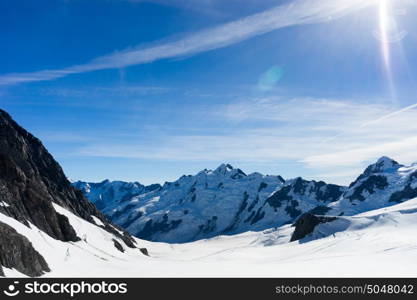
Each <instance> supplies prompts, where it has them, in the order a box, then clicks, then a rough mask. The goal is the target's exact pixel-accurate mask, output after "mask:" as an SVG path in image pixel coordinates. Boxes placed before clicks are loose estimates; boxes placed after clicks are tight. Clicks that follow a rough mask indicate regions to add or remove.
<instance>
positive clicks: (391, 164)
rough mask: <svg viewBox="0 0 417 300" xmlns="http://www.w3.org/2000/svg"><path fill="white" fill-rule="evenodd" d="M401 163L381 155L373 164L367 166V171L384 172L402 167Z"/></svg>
mask: <svg viewBox="0 0 417 300" xmlns="http://www.w3.org/2000/svg"><path fill="white" fill-rule="evenodd" d="M402 166H403V165H400V164H399V163H398V162H397V161H395V160H393V159H392V158H389V157H387V156H382V157H381V158H379V159H378V160H377V162H376V163H375V164H372V165H370V166H369V167H368V168H367V171H368V172H369V173H379V172H385V171H389V170H393V169H398V168H400V167H402Z"/></svg>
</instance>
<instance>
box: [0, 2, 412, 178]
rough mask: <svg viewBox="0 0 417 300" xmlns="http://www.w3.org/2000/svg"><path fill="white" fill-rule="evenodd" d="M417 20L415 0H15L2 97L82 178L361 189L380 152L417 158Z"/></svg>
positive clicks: (0, 47) (2, 60) (2, 28)
mask: <svg viewBox="0 0 417 300" xmlns="http://www.w3.org/2000/svg"><path fill="white" fill-rule="evenodd" d="M260 2H261V3H260ZM415 14H416V6H415V5H414V3H413V2H412V1H407V0H404V1H396V2H395V3H393V2H392V3H391V1H389V0H366V1H365V0H361V1H359V0H340V1H330V0H320V1H318V0H294V1H286V0H263V1H255V0H229V1H222V0H170V1H168V0H149V1H145V0H130V1H129V0H88V1H82V0H56V1H52V0H44V1H41V2H37V1H29V0H27V1H23V0H15V1H2V2H1V3H0V53H1V54H2V55H0V66H1V67H0V103H1V107H2V108H3V109H5V110H7V111H8V112H10V113H11V114H12V116H13V117H14V118H15V119H16V120H17V121H18V122H19V123H20V124H22V125H23V126H24V127H25V128H27V129H28V130H29V131H31V132H32V133H33V134H35V135H36V136H38V137H39V138H41V140H42V141H43V142H44V144H45V145H46V146H47V148H48V149H49V151H50V152H51V153H52V154H53V155H54V157H55V158H56V159H57V160H58V161H59V162H60V163H61V164H62V166H63V168H64V170H65V172H66V174H67V176H68V177H70V178H72V179H81V180H89V181H100V180H103V179H105V178H109V179H120V180H137V181H140V182H143V183H154V182H164V181H166V180H174V179H176V178H177V177H179V176H181V175H182V174H192V173H196V172H198V171H199V170H201V169H204V168H215V167H217V165H219V164H220V163H222V162H228V163H231V164H232V165H235V166H237V167H240V168H242V169H243V170H244V171H246V172H253V171H259V172H263V173H268V174H280V175H282V176H284V177H286V178H291V177H295V176H303V177H306V178H309V179H325V180H327V181H330V182H336V183H348V182H349V181H350V180H352V179H353V178H354V177H355V176H356V175H358V173H359V172H360V171H361V169H362V168H363V167H364V166H366V165H367V164H369V163H370V162H372V161H374V160H375V159H377V158H378V157H379V156H382V155H389V156H392V157H393V158H395V159H397V160H399V161H400V162H403V163H411V162H414V161H417V151H415V149H416V146H417V135H416V133H417V124H416V123H417V122H415V120H416V118H417V110H416V109H415V106H413V105H414V103H415V102H417V97H416V94H417V93H416V84H415V77H416V74H415V73H416V72H417V68H415V66H416V65H417V51H416V48H417V36H416V33H415V32H413V29H414V28H416V24H415V22H416V21H415V20H416V18H415Z"/></svg>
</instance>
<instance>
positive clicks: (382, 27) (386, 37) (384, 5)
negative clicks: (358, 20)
mask: <svg viewBox="0 0 417 300" xmlns="http://www.w3.org/2000/svg"><path fill="white" fill-rule="evenodd" d="M389 12H390V3H389V1H388V0H381V2H380V4H379V32H378V37H379V40H380V43H381V54H382V60H383V64H384V69H385V74H386V77H387V81H388V87H389V92H390V94H391V97H392V98H395V89H394V79H393V76H392V68H391V55H390V44H391V42H392V41H391V39H390V31H391V30H392V26H393V25H392V24H391V23H392V19H391V18H390V15H389Z"/></svg>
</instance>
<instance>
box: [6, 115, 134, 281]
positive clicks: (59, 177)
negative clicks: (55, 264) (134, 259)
mask: <svg viewBox="0 0 417 300" xmlns="http://www.w3.org/2000/svg"><path fill="white" fill-rule="evenodd" d="M52 203H56V204H58V205H59V206H61V207H64V208H66V209H67V210H69V211H70V212H72V213H73V214H75V215H77V216H79V217H81V218H83V219H84V220H86V221H88V222H90V223H93V224H95V222H94V220H93V218H92V216H95V217H96V218H98V219H99V220H100V221H101V222H102V223H103V224H104V225H103V229H105V230H106V231H108V232H110V233H112V234H113V235H115V236H116V237H119V238H120V239H122V240H123V241H124V243H125V244H126V245H127V246H128V247H131V248H135V247H136V246H135V241H134V240H133V239H132V237H131V236H130V235H129V234H128V233H127V232H125V231H123V230H122V229H121V228H119V227H118V226H115V225H112V224H110V223H109V222H108V221H107V219H106V218H105V217H104V215H103V214H102V213H101V212H99V211H98V210H97V209H96V207H95V206H94V204H92V203H91V202H90V201H88V200H87V199H86V198H85V196H84V195H83V193H82V192H81V191H80V190H78V189H76V188H74V187H73V186H72V185H71V183H70V182H69V181H68V179H67V178H66V176H65V174H64V172H63V171H62V169H61V167H60V166H59V164H58V163H57V162H56V161H55V160H54V158H53V157H52V156H51V155H50V154H49V152H48V151H47V150H46V149H45V147H44V146H43V145H42V143H41V142H40V141H39V140H38V139H37V138H36V137H34V136H33V135H31V134H30V133H29V132H27V131H26V130H25V129H23V128H22V127H20V126H19V125H18V124H17V123H16V122H15V121H13V120H12V118H11V117H10V116H9V115H8V114H7V113H6V112H5V111H3V110H0V213H2V214H5V215H7V216H9V217H12V218H14V219H16V220H17V221H19V222H21V223H23V224H25V225H26V226H29V223H31V224H34V225H35V226H36V227H38V228H39V229H40V230H42V231H44V232H45V233H47V234H48V235H49V236H51V237H52V238H55V239H58V240H61V241H64V242H68V241H72V242H75V241H78V240H80V237H78V236H77V234H76V232H75V230H74V228H73V227H72V226H71V224H70V223H69V221H68V218H67V217H66V216H64V215H61V214H59V213H58V212H57V211H56V210H55V209H54V207H53V205H52ZM116 229H117V230H116ZM20 245H23V244H20ZM4 247H5V249H7V247H8V245H7V244H6V245H4ZM9 250H10V249H9ZM20 258H22V257H20ZM28 263H30V261H29V262H28ZM33 263H36V262H35V261H34V262H33ZM16 264H17V265H19V264H18V263H17V262H16ZM20 264H21V265H25V262H24V261H21V262H20ZM33 268H34V270H36V267H35V266H34V267H33ZM34 273H36V272H32V273H30V274H34ZM25 274H29V273H25Z"/></svg>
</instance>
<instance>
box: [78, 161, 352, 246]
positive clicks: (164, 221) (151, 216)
mask: <svg viewBox="0 0 417 300" xmlns="http://www.w3.org/2000/svg"><path fill="white" fill-rule="evenodd" d="M74 185H75V186H76V187H78V188H80V189H82V190H83V192H84V193H85V195H86V196H87V197H88V198H89V199H90V200H91V201H93V202H94V203H96V204H99V207H103V206H102V205H103V204H107V205H104V207H103V208H102V211H103V213H104V214H106V215H107V216H108V217H109V218H110V219H111V220H112V221H113V222H115V223H116V224H119V225H120V226H121V227H123V228H125V229H126V230H128V231H129V232H130V233H132V234H133V235H135V236H137V237H139V238H142V239H147V240H152V241H163V242H189V241H193V240H197V239H202V238H209V237H213V236H216V235H219V234H236V233H239V232H244V231H248V230H263V229H266V228H271V227H274V226H275V227H276V226H280V225H282V224H285V223H290V222H292V221H294V220H295V218H297V217H298V216H299V215H301V214H302V213H304V212H307V211H310V210H312V209H315V211H316V213H319V212H320V208H321V207H323V206H326V205H327V204H329V203H331V202H333V201H336V200H338V199H339V197H340V196H341V195H342V194H343V193H344V192H345V190H346V188H345V187H341V186H337V185H332V184H326V183H324V182H316V181H306V180H303V179H302V178H297V179H294V180H288V181H285V180H284V179H283V178H282V177H281V176H270V175H262V174H260V173H252V174H248V175H247V174H245V173H244V172H243V171H242V170H240V169H238V168H233V167H232V166H231V165H229V164H222V165H220V166H219V167H218V168H217V169H215V170H214V171H212V170H203V171H201V172H199V173H198V174H196V175H194V176H191V175H188V176H182V177H181V178H179V179H178V180H177V181H175V182H167V183H165V184H164V185H163V186H157V185H152V186H149V187H144V186H143V185H140V184H139V183H136V182H135V183H123V182H119V181H116V182H109V181H103V182H101V183H85V182H75V183H74ZM132 195H133V196H132Z"/></svg>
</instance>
